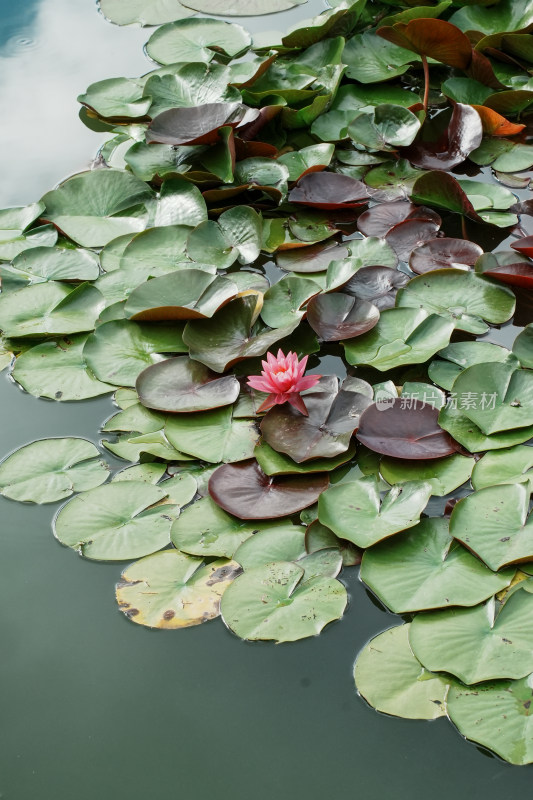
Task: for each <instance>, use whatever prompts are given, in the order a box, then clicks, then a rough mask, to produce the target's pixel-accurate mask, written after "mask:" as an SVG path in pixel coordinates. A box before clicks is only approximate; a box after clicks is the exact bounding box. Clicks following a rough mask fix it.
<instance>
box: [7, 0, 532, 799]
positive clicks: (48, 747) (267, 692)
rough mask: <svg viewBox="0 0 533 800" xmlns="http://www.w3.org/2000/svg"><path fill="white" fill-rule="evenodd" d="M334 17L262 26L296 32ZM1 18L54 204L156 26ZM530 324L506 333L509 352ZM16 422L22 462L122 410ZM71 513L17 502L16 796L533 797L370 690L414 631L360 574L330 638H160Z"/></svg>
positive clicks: (28, 9) (12, 169)
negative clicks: (102, 110) (83, 551)
mask: <svg viewBox="0 0 533 800" xmlns="http://www.w3.org/2000/svg"><path fill="white" fill-rule="evenodd" d="M125 2H127V0H125ZM322 7H323V6H322V4H321V3H320V2H316V3H314V4H313V5H312V4H311V3H308V4H307V5H304V6H303V7H300V8H297V9H296V10H295V11H293V12H289V13H288V14H285V15H281V14H280V15H273V16H271V17H266V18H260V19H257V18H255V19H250V20H245V21H244V24H245V25H246V26H247V27H249V28H250V29H252V30H266V29H268V28H272V29H279V28H280V27H286V26H287V25H289V24H292V23H293V22H295V21H296V20H297V19H299V18H300V19H301V18H302V17H304V16H310V15H311V14H312V13H313V12H316V11H317V10H320V9H321V8H322ZM0 14H1V19H2V32H1V34H0V70H1V80H0V101H1V107H2V111H3V124H2V126H1V130H0V165H1V174H2V178H3V180H2V181H1V182H0V194H1V197H0V206H7V205H15V204H19V203H26V202H31V201H33V200H36V199H38V197H39V196H40V195H41V194H42V193H43V192H44V191H46V190H47V189H49V188H51V187H52V186H53V185H54V184H56V183H57V182H58V181H60V180H61V179H62V178H64V177H65V176H66V175H68V174H70V173H72V172H75V171H77V170H79V169H83V168H86V167H87V165H88V164H89V163H90V161H91V159H92V157H93V155H94V153H95V151H96V149H97V148H98V146H99V143H100V140H99V138H98V135H97V134H95V133H92V132H90V131H88V130H87V129H86V128H84V126H83V125H82V124H81V122H80V121H79V119H78V116H77V115H78V105H77V103H76V99H75V98H76V95H77V94H79V93H80V92H82V91H84V89H85V88H86V86H87V85H88V84H89V83H91V82H94V81H96V80H99V79H101V78H104V77H109V76H112V75H136V74H141V73H142V72H144V71H147V70H148V69H150V65H149V63H148V61H147V59H146V57H145V56H144V55H143V53H142V44H143V43H144V41H145V40H146V38H147V33H146V31H142V30H139V29H136V28H131V29H120V28H116V27H113V26H111V25H109V24H107V23H105V21H104V20H103V19H102V17H101V16H100V15H99V14H98V13H97V10H96V8H95V6H94V5H93V3H92V2H91V0H41V2H34V1H33V0H25V2H22V3H19V4H18V5H16V6H15V5H14V4H7V3H5V2H4V0H2V2H1V4H0ZM511 327H512V326H506V327H505V328H504V329H502V330H501V331H492V332H491V334H492V335H491V336H490V338H491V340H493V341H502V342H503V341H504V338H505V336H507V337H508V336H509V333H511V331H510V328H511ZM514 332H516V331H514ZM331 366H332V365H331ZM0 409H1V421H0V456H2V457H3V456H4V455H5V454H7V453H8V452H10V451H11V450H13V449H15V448H18V447H20V446H22V445H23V444H25V443H27V442H31V441H32V440H34V439H39V438H45V437H50V436H69V435H75V436H82V437H86V438H88V439H92V440H93V441H98V433H97V432H98V429H99V428H100V426H101V423H102V421H103V420H104V419H105V418H107V417H108V416H109V415H110V414H111V413H112V412H113V406H112V403H111V400H110V399H109V398H104V399H97V400H92V401H87V402H83V403H63V404H60V403H55V402H50V401H45V400H38V399H36V398H33V397H31V396H29V395H27V394H24V393H22V392H21V391H20V390H19V389H18V388H17V387H16V386H15V384H14V383H12V382H11V381H10V380H9V379H8V378H6V377H5V373H3V374H2V375H1V376H0ZM106 458H107V459H108V460H109V462H110V463H111V464H112V466H113V467H114V468H118V467H119V462H118V461H114V460H113V459H112V458H109V457H108V456H106ZM120 465H121V466H124V463H123V462H120ZM54 513H55V507H54V506H53V505H48V506H32V505H24V504H18V503H14V502H11V501H9V500H5V499H4V498H0V520H1V524H0V564H1V567H0V570H1V572H0V574H1V580H0V609H1V610H0V630H1V642H2V656H1V658H0V686H1V697H2V699H1V708H0V719H1V732H0V798H1V800H111V799H112V798H113V800H115V799H116V800H123V799H124V800H125V799H126V798H127V799H128V800H144V798H149V800H169V798H174V797H179V798H184V799H185V798H186V800H207V798H210V797H216V798H217V800H249V798H253V800H273V799H274V798H280V799H281V800H286V799H288V798H295V800H300V798H306V800H322V798H329V797H331V796H333V795H334V796H336V797H339V798H343V800H351V798H365V800H389V798H390V799H391V800H392V799H394V800H403V799H404V798H405V800H419V798H424V799H425V798H431V800H449V799H450V798H454V799H455V800H496V798H498V800H499V799H500V798H515V797H518V796H519V795H522V794H524V796H526V797H527V796H528V795H527V792H528V790H530V784H531V780H532V778H533V771H532V769H533V768H532V767H522V768H518V767H511V766H509V765H507V764H505V763H503V762H502V761H500V760H499V759H497V758H495V757H492V756H490V755H488V754H486V753H485V752H483V751H482V750H481V749H479V748H477V747H475V746H474V745H471V744H468V743H465V742H464V741H463V740H462V739H461V737H460V736H459V735H458V734H457V733H456V732H455V731H454V729H453V727H452V726H451V724H450V723H449V722H447V721H446V720H445V719H439V720H437V721H435V722H432V723H424V722H415V721H408V720H401V719H396V718H390V717H385V716H383V715H380V714H377V713H376V712H374V711H373V710H372V709H370V708H369V707H368V706H367V705H366V704H365V703H364V701H362V700H361V699H360V698H359V697H358V696H357V695H356V692H355V688H354V683H353V678H352V668H353V662H354V660H355V657H356V654H357V653H358V651H359V650H360V649H361V648H362V647H363V646H364V644H365V643H366V642H367V641H368V639H370V638H371V637H373V636H375V635H376V634H377V633H378V632H380V631H382V630H385V629H386V628H388V627H391V626H392V625H394V624H396V622H397V621H398V618H397V617H395V616H394V615H392V614H390V613H387V612H385V611H384V610H383V609H382V608H381V607H380V606H379V605H378V604H377V603H376V601H374V600H373V599H372V598H371V597H370V595H369V594H368V593H367V592H366V590H365V589H364V587H363V585H362V584H361V583H360V582H359V580H358V576H357V570H356V569H351V570H346V571H345V572H344V573H343V576H342V579H343V581H346V582H347V583H348V591H349V595H350V605H349V608H348V609H347V612H346V615H345V617H344V619H343V620H342V621H341V622H339V623H335V624H332V625H330V626H328V628H327V629H326V630H325V631H324V633H323V634H322V635H321V636H320V637H318V638H314V639H307V640H303V641H300V642H296V643H294V644H288V645H287V644H286V645H280V646H275V645H272V644H260V643H259V644H247V643H244V642H242V641H240V640H238V639H237V638H236V637H234V636H233V635H232V634H230V633H229V632H228V631H227V630H226V629H225V628H224V626H223V624H222V623H221V622H220V620H218V621H214V622H211V623H208V624H205V625H201V626H198V627H194V628H189V629H185V630H182V631H176V632H171V631H150V630H148V629H145V628H141V627H140V626H135V625H133V624H131V622H129V621H128V620H127V619H126V618H125V617H124V616H123V615H122V614H121V613H120V612H119V611H118V610H117V606H116V603H115V598H114V584H115V582H116V580H117V579H118V577H119V575H120V571H121V567H120V565H111V564H101V563H99V564H96V563H91V562H89V561H85V560H83V559H81V558H79V557H77V556H76V555H75V553H73V551H72V550H70V549H67V548H64V547H62V546H61V545H59V544H58V543H57V542H56V541H55V540H54V538H53V536H52V533H51V528H50V523H51V520H52V517H53V514H54Z"/></svg>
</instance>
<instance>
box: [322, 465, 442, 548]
mask: <svg viewBox="0 0 533 800" xmlns="http://www.w3.org/2000/svg"><path fill="white" fill-rule="evenodd" d="M430 496H431V484H429V483H427V482H424V481H408V482H407V483H404V484H403V485H402V486H394V487H393V488H392V489H391V490H390V492H388V494H387V495H386V496H385V497H384V498H383V500H381V498H380V494H379V486H378V481H377V479H376V478H375V477H368V478H362V479H361V480H357V481H351V482H349V483H341V484H337V485H336V486H331V487H330V488H329V489H327V490H326V491H325V492H324V493H323V494H322V495H321V496H320V498H319V500H318V518H319V520H320V522H321V523H322V524H323V525H326V526H327V527H328V528H331V530H332V531H333V532H334V533H336V534H337V536H340V537H341V538H342V539H347V540H348V541H349V542H353V543H354V544H356V545H357V546H358V547H369V546H370V545H372V544H375V543H376V542H379V541H380V540H381V539H384V538H386V537H388V536H392V535H393V534H395V533H398V532H399V531H403V530H405V529H406V528H411V527H413V525H416V524H417V523H418V521H419V519H420V514H421V513H422V511H423V510H424V508H425V507H426V504H427V502H428V500H429V498H430Z"/></svg>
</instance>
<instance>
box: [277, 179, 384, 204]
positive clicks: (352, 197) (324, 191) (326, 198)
mask: <svg viewBox="0 0 533 800" xmlns="http://www.w3.org/2000/svg"><path fill="white" fill-rule="evenodd" d="M369 199H370V195H369V194H368V189H367V187H366V186H365V184H364V183H362V182H361V181H358V180H356V179H355V178H350V176H349V175H341V174H339V173H337V172H311V173H309V174H308V175H304V177H303V178H301V179H300V180H299V181H298V183H297V184H296V186H295V187H294V189H292V191H291V192H290V193H289V201H290V202H291V203H298V204H300V205H304V206H310V207H311V208H322V209H326V210H333V209H336V208H339V209H342V208H357V207H358V206H363V205H365V203H368V201H369Z"/></svg>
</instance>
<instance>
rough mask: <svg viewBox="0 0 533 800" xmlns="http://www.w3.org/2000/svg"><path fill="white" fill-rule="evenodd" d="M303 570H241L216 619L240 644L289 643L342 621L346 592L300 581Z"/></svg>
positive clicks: (331, 584)
mask: <svg viewBox="0 0 533 800" xmlns="http://www.w3.org/2000/svg"><path fill="white" fill-rule="evenodd" d="M303 578H304V570H303V569H302V567H300V566H298V565H297V564H294V563H292V562H289V561H274V562H272V563H270V564H266V565H264V566H260V567H253V568H251V569H249V570H246V571H245V572H244V574H243V575H241V576H239V578H238V579H236V580H235V581H234V582H233V585H232V587H231V592H229V593H226V595H225V598H224V599H223V602H222V603H221V613H222V619H223V620H224V622H225V624H226V625H227V626H228V628H229V629H230V630H231V631H233V633H235V634H236V635H237V636H239V637H240V638H241V639H251V640H256V639H273V640H274V641H276V642H294V641H296V640H297V639H304V638H306V637H307V636H316V635H317V634H319V633H320V632H321V630H322V629H323V628H324V627H325V626H326V625H327V624H328V623H329V622H333V620H336V619H339V618H340V617H342V614H343V612H344V609H345V608H346V604H347V602H348V598H347V594H346V589H345V588H344V586H343V585H342V583H340V582H339V581H337V580H335V579H334V578H324V577H317V578H311V579H310V580H307V581H303V580H302V579H303Z"/></svg>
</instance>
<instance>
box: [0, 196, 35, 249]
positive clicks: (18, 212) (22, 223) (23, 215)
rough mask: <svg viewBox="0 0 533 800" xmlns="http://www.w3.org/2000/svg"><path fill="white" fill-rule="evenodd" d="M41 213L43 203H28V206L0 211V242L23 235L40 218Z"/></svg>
mask: <svg viewBox="0 0 533 800" xmlns="http://www.w3.org/2000/svg"><path fill="white" fill-rule="evenodd" d="M43 211H44V204H43V203H30V205H28V206H16V207H14V208H2V209H0V231H1V232H2V235H1V237H0V241H3V240H4V237H5V238H7V239H11V238H12V237H14V236H17V235H20V234H21V233H23V232H24V231H25V230H26V229H27V228H29V226H30V225H31V224H32V222H35V220H36V219H38V217H40V216H41V214H42V213H43Z"/></svg>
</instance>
